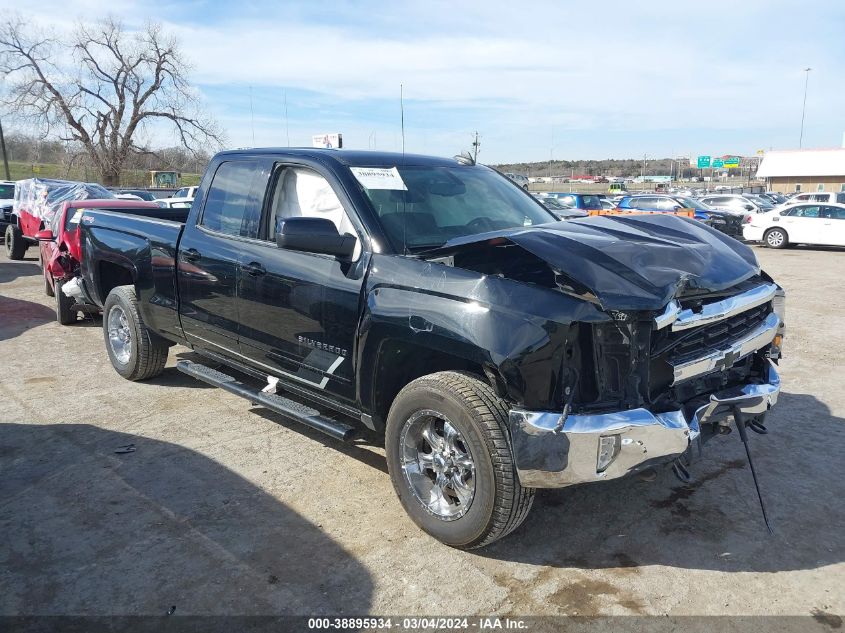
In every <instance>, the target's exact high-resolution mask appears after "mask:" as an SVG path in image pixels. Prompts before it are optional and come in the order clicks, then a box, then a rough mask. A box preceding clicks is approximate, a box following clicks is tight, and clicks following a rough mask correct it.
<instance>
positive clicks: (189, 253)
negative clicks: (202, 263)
mask: <svg viewBox="0 0 845 633" xmlns="http://www.w3.org/2000/svg"><path fill="white" fill-rule="evenodd" d="M200 257H202V254H201V253H200V252H199V251H198V250H197V249H195V248H189V249H188V250H186V251H183V252H182V259H184V260H185V261H188V262H195V261H197V260H198V259H199V258H200Z"/></svg>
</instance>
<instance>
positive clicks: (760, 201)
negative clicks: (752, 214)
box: [749, 196, 775, 209]
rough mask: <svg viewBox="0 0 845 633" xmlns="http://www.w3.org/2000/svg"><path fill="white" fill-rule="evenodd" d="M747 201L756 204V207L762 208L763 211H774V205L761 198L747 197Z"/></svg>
mask: <svg viewBox="0 0 845 633" xmlns="http://www.w3.org/2000/svg"><path fill="white" fill-rule="evenodd" d="M749 199H750V200H751V201H752V202H756V203H757V206H759V207H762V208H763V209H774V208H775V205H773V204H772V201H771V200H767V199H766V198H764V197H763V196H749Z"/></svg>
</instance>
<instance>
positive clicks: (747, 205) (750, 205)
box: [745, 204, 755, 211]
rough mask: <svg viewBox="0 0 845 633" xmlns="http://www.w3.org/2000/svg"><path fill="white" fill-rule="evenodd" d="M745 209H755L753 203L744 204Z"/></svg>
mask: <svg viewBox="0 0 845 633" xmlns="http://www.w3.org/2000/svg"><path fill="white" fill-rule="evenodd" d="M745 210H746V211H754V210H755V209H754V205H753V204H746V205H745Z"/></svg>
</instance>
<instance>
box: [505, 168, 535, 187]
mask: <svg viewBox="0 0 845 633" xmlns="http://www.w3.org/2000/svg"><path fill="white" fill-rule="evenodd" d="M505 176H507V177H508V178H509V179H510V180H512V181H513V182H515V183H516V184H517V185H519V186H520V187H522V188H523V189H525V191H528V183H529V180H528V176H523V175H522V174H512V173H510V172H508V173H506V174H505Z"/></svg>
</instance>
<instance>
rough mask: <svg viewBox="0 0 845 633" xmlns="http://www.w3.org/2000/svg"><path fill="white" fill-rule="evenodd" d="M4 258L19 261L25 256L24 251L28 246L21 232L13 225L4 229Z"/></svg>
mask: <svg viewBox="0 0 845 633" xmlns="http://www.w3.org/2000/svg"><path fill="white" fill-rule="evenodd" d="M5 239H6V257H8V258H9V259H14V260H20V259H23V257H24V255H26V249H27V248H29V244H27V243H26V240H25V239H24V237H23V233H21V230H20V229H19V228H18V227H17V226H15V225H14V224H10V225H8V226H7V227H6V238H5Z"/></svg>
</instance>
